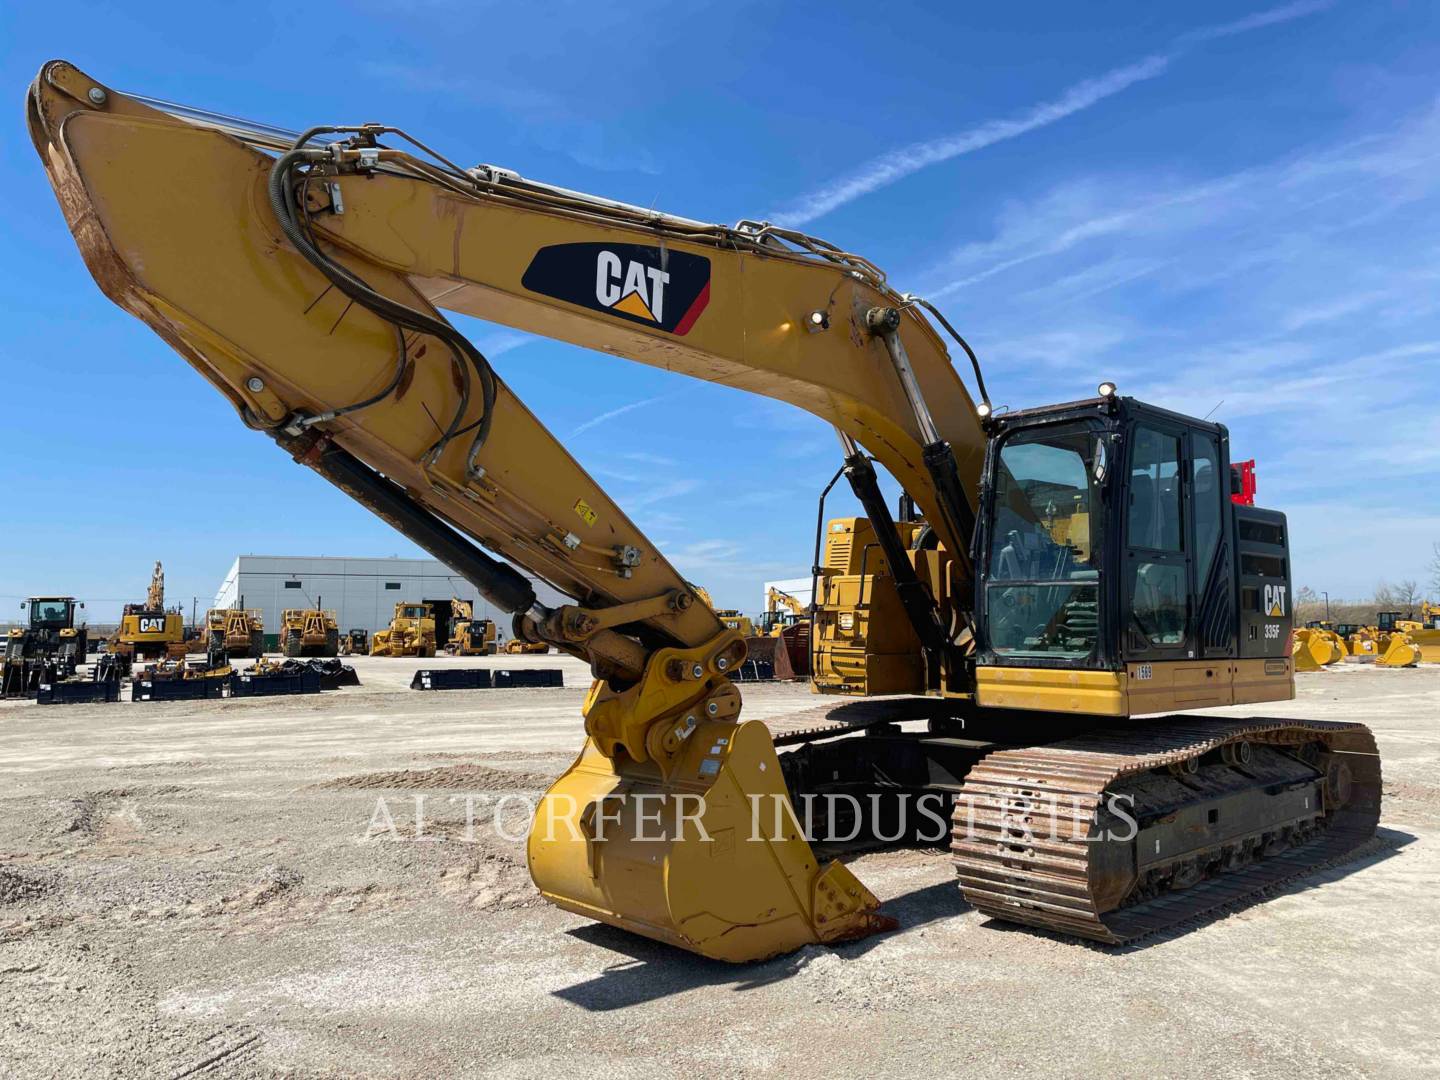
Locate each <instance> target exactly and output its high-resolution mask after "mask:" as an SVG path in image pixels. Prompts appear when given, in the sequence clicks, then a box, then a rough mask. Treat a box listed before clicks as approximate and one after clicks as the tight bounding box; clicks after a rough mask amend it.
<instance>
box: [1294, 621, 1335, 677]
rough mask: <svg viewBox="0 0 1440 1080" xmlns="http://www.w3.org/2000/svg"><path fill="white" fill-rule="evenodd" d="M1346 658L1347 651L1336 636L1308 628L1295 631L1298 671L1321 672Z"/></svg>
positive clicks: (1295, 654) (1296, 667)
mask: <svg viewBox="0 0 1440 1080" xmlns="http://www.w3.org/2000/svg"><path fill="white" fill-rule="evenodd" d="M1344 656H1345V650H1344V649H1342V648H1341V647H1340V645H1339V644H1338V639H1337V638H1336V637H1335V635H1334V634H1330V633H1327V632H1326V631H1323V630H1311V629H1308V628H1306V629H1300V630H1296V631H1295V645H1294V659H1295V670H1296V671H1319V670H1321V669H1322V668H1325V667H1328V666H1329V665H1331V664H1334V663H1338V662H1339V661H1340V660H1342V659H1343V658H1344Z"/></svg>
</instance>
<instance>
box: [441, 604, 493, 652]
mask: <svg viewBox="0 0 1440 1080" xmlns="http://www.w3.org/2000/svg"><path fill="white" fill-rule="evenodd" d="M450 616H451V618H452V619H453V620H454V621H453V622H451V624H450V640H449V641H448V642H447V643H446V645H445V651H446V652H448V653H450V654H451V655H452V656H494V655H495V651H496V645H495V621H494V620H493V619H477V618H475V606H474V605H473V604H471V603H470V601H469V600H460V599H455V600H451V601H450Z"/></svg>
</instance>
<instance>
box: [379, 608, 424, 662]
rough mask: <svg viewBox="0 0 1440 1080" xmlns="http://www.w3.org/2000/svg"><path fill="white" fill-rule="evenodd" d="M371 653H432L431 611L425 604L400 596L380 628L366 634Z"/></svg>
mask: <svg viewBox="0 0 1440 1080" xmlns="http://www.w3.org/2000/svg"><path fill="white" fill-rule="evenodd" d="M370 655H371V656H424V657H430V656H434V655H435V614H434V612H433V611H432V610H431V608H430V605H429V604H416V603H412V602H410V601H406V600H402V601H401V602H400V603H398V604H396V605H395V615H394V617H393V618H391V620H390V625H389V627H387V628H386V629H384V630H377V631H375V633H374V635H373V636H372V637H371V638H370Z"/></svg>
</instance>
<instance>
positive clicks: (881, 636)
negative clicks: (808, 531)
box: [811, 518, 945, 697]
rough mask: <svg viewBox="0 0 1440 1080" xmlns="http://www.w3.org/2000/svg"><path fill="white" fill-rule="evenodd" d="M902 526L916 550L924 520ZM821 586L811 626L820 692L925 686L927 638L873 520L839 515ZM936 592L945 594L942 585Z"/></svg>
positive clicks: (929, 563) (933, 569) (931, 567)
mask: <svg viewBox="0 0 1440 1080" xmlns="http://www.w3.org/2000/svg"><path fill="white" fill-rule="evenodd" d="M895 526H896V529H897V531H898V532H899V533H900V541H901V543H902V544H903V545H904V547H905V549H906V550H907V551H908V550H910V549H911V548H912V547H913V545H914V542H915V540H916V538H917V537H918V536H919V534H920V532H921V529H922V528H923V523H918V522H911V521H897V522H895ZM917 554H923V553H917ZM917 561H918V566H917V569H924V570H925V571H927V574H938V573H939V571H940V570H941V567H940V566H939V564H938V563H936V562H934V561H933V560H930V559H920V560H917ZM818 589H819V595H818V597H817V598H816V600H817V603H816V609H815V617H814V625H813V626H812V627H811V634H812V636H813V639H814V642H815V644H814V657H815V670H814V672H812V674H811V681H812V682H813V683H814V685H815V688H816V690H817V691H819V692H820V693H822V694H827V693H828V694H847V695H855V696H862V697H863V696H868V695H871V694H903V693H910V692H912V691H913V689H914V688H915V687H917V686H924V685H925V679H926V672H925V660H924V654H923V651H922V650H921V647H920V638H919V637H918V636H917V634H916V632H915V629H914V624H913V623H912V621H911V620H910V619H909V618H908V617H907V616H906V613H905V609H904V607H903V606H902V604H901V601H900V594H899V592H898V591H897V590H896V587H895V579H894V577H893V575H892V574H891V573H890V567H889V564H888V563H887V561H886V558H885V555H884V553H883V552H882V551H881V550H880V545H879V543H878V542H877V541H876V537H875V529H874V527H873V526H872V525H871V524H870V521H869V520H868V519H866V518H837V519H836V520H834V521H831V522H829V523H828V525H827V526H826V529H825V547H824V560H823V562H822V563H821V566H820V575H819V580H818ZM935 595H945V594H944V593H943V592H942V591H941V590H940V589H938V588H937V589H936V590H935Z"/></svg>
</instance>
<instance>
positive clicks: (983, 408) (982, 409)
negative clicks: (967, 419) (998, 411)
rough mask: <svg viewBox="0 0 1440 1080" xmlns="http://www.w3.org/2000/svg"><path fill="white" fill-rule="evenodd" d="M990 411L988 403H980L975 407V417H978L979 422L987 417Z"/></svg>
mask: <svg viewBox="0 0 1440 1080" xmlns="http://www.w3.org/2000/svg"><path fill="white" fill-rule="evenodd" d="M991 411H992V410H991V408H990V403H989V402H988V401H982V402H980V404H979V405H976V406H975V415H976V416H978V417H980V419H981V420H984V419H985V418H986V417H987V416H989V415H990V413H991Z"/></svg>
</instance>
